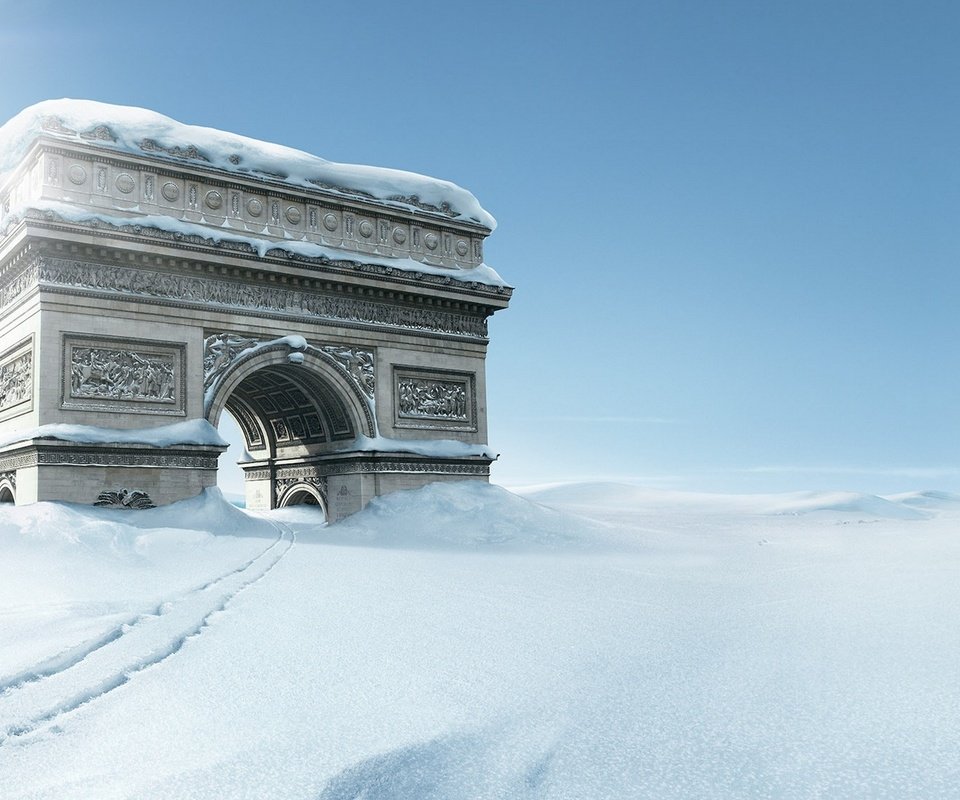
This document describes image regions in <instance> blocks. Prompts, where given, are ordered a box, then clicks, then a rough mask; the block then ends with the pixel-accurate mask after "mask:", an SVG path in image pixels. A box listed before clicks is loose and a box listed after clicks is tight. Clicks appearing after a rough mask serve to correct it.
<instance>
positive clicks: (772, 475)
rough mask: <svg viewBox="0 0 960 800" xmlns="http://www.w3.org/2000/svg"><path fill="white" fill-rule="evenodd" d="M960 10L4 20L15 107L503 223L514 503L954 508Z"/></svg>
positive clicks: (493, 361) (48, 7)
mask: <svg viewBox="0 0 960 800" xmlns="http://www.w3.org/2000/svg"><path fill="white" fill-rule="evenodd" d="M958 42H960V4H956V3H953V2H939V3H938V2H923V1H922V0H920V1H919V2H883V0H872V1H869V2H853V1H850V2H847V1H846V0H796V2H769V0H758V1H757V2H739V1H731V2H709V1H708V0H701V1H700V2H682V1H681V2H657V3H653V2H644V1H643V0H635V2H602V0H600V1H596V2H590V3H587V2H582V3H565V2H554V3H535V4H534V3H530V4H518V3H507V2H487V3H482V4H481V3H477V4H468V3H457V2H416V0H412V1H411V2H405V3H397V2H380V1H379V0H375V1H374V2H366V3H345V2H336V3H331V2H320V1H317V2H286V3H267V2H256V3H245V2H230V3H226V2H222V3H221V2H196V0H194V2H183V0H166V1H165V2H163V3H132V2H129V1H128V0H125V1H124V2H121V1H120V0H97V2H87V3H76V2H72V0H69V1H68V0H63V1H61V2H58V1H56V0H31V2H29V3H24V2H12V0H0V119H7V118H9V117H10V116H12V115H13V114H15V113H16V112H18V111H19V110H21V109H22V108H23V107H25V106H27V105H30V104H32V103H34V102H37V101H39V100H42V99H48V98H56V97H78V98H90V99H96V100H102V101H105V102H112V103H121V104H127V105H138V106H145V107H148V108H152V109H154V110H156V111H159V112H161V113H164V114H167V115H168V116H171V117H174V118H175V119H178V120H180V121H182V122H186V123H191V124H200V125H208V126H211V127H216V128H222V129H225V130H229V131H234V132H237V133H242V134H245V135H248V136H252V137H256V138H260V139H266V140H269V141H276V142H281V143H283V144H287V145H290V146H293V147H297V148H300V149H303V150H307V151H309V152H312V153H315V154H317V155H321V156H323V157H325V158H329V159H332V160H335V161H345V162H357V163H366V164H375V165H380V166H391V167H397V168H401V169H408V170H413V171H416V172H423V173H426V174H428V175H434V176H437V177H441V178H446V179H449V180H452V181H454V182H456V183H459V184H461V185H462V186H465V187H467V188H468V189H470V190H471V191H473V192H474V193H475V194H476V195H477V196H478V197H479V198H480V201H481V202H482V203H483V204H484V206H485V207H486V208H487V209H488V210H490V211H491V212H492V213H493V214H494V215H495V216H496V217H497V218H498V220H499V223H500V225H499V227H498V229H497V230H496V231H495V232H494V234H493V235H492V236H491V237H490V239H489V240H488V244H487V248H486V256H487V261H488V262H489V263H490V264H491V265H492V266H493V267H495V268H496V269H497V270H498V271H499V272H500V273H501V274H502V275H503V276H504V278H505V279H506V280H507V281H508V282H510V283H511V284H513V285H514V286H516V293H515V296H514V301H513V304H512V306H511V308H510V309H509V310H508V311H506V312H503V313H501V314H497V315H496V316H495V317H494V319H493V320H492V321H491V335H492V343H491V346H490V352H489V359H488V381H489V395H488V400H489V403H488V406H489V414H490V441H491V444H493V445H494V446H495V447H496V448H497V449H498V450H499V451H500V452H501V453H502V456H501V459H500V462H499V463H498V464H497V465H496V466H495V472H494V478H495V480H497V481H498V482H501V483H506V484H517V483H532V482H541V481H550V480H559V479H582V478H588V479H615V480H617V479H618V480H632V481H637V482H641V483H646V484H649V485H651V486H663V487H670V488H687V489H721V490H735V491H752V490H780V489H805V488H830V489H852V490H864V491H875V492H892V491H899V490H909V489H920V488H941V489H947V490H953V491H960V468H958V464H960V460H958V455H960V419H958V411H960V321H958V300H960V272H958V268H957V267H958V263H960V227H958V218H960V213H958V212H960V46H958Z"/></svg>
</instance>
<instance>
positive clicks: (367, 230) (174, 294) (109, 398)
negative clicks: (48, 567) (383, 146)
mask: <svg viewBox="0 0 960 800" xmlns="http://www.w3.org/2000/svg"><path fill="white" fill-rule="evenodd" d="M493 227H494V222H493V220H492V218H491V217H490V216H489V215H488V214H487V213H486V212H485V211H484V210H483V209H482V208H481V207H480V205H479V204H478V203H477V202H476V200H475V198H474V197H473V196H472V195H471V194H470V193H469V192H466V191H465V190H463V189H461V188H459V187H457V186H455V185H453V184H449V183H446V182H443V181H437V180H434V179H430V178H426V177H424V176H420V175H414V174H412V173H404V172H400V171H396V170H383V169H375V168H372V167H357V166H350V165H340V164H332V163H330V162H326V161H324V160H322V159H319V158H317V157H314V156H309V155H307V154H305V153H302V152H299V151H294V150H290V149H287V148H283V147H279V146H277V145H269V144H266V143H263V142H257V141H254V140H251V139H247V138H245V137H240V136H235V135H232V134H227V133H223V132H220V131H214V130H211V129H207V128H197V127H192V126H186V125H181V124H179V123H176V122H174V121H173V120H170V119H169V118H166V117H163V116H160V115H158V114H154V113H152V112H148V111H144V110H142V109H130V108H124V107H117V106H107V105H104V104H99V103H91V102H77V101H50V102H46V103H41V104H38V105H37V106H33V107H31V108H30V109H27V110H26V111H24V112H22V113H21V114H20V115H18V116H17V117H15V118H14V119H13V120H11V121H10V122H8V123H7V124H6V125H5V126H3V128H0V500H7V501H10V500H15V501H16V502H17V503H29V502H33V501H36V500H46V499H57V500H67V501H72V502H78V503H94V502H97V501H98V499H99V501H100V502H101V503H103V502H112V503H114V504H120V505H122V504H124V503H128V502H130V500H131V498H136V499H137V503H138V504H149V503H156V504H158V505H159V504H165V503H169V502H172V501H175V500H179V499H182V498H186V497H190V496H193V495H196V494H198V493H199V492H200V491H202V490H203V489H204V488H206V487H208V486H212V485H215V483H216V473H217V463H218V457H219V456H220V454H221V453H222V452H223V451H224V449H225V447H226V445H225V443H224V442H223V441H222V440H221V439H220V438H219V436H218V434H217V431H216V426H217V425H218V423H219V420H220V417H221V415H222V414H223V413H224V411H225V410H227V411H229V412H230V413H231V414H232V415H233V416H234V417H235V418H236V420H237V421H238V423H239V425H240V427H241V429H242V431H243V435H244V438H245V446H246V453H245V454H244V456H243V460H242V468H243V470H244V474H245V478H246V495H247V504H248V506H249V507H251V508H257V509H265V508H273V507H277V506H283V505H288V504H291V503H296V502H313V503H319V504H321V505H323V506H324V508H325V509H326V511H327V514H328V517H329V518H330V519H333V520H335V519H339V518H341V517H343V516H346V515H347V514H350V513H352V512H354V511H356V510H358V509H360V508H361V507H362V506H363V505H364V504H365V503H366V502H367V501H368V500H369V499H370V498H371V497H373V496H376V495H378V494H382V493H385V492H388V491H392V490H395V489H400V488H411V487H416V486H419V485H422V484H424V483H427V482H430V481H436V480H454V479H455V480H462V479H465V478H477V479H486V478H487V476H488V475H489V467H490V463H491V460H492V459H493V458H494V457H495V454H494V453H492V452H490V451H489V449H488V448H487V446H486V439H487V419H486V401H485V397H486V385H485V377H484V360H485V356H486V349H487V342H488V339H487V320H488V318H489V317H490V316H491V315H492V314H493V313H494V312H496V311H498V310H500V309H503V308H505V307H506V306H507V304H508V302H509V299H510V294H511V290H510V288H509V287H508V286H506V285H505V284H504V283H503V281H502V280H500V278H499V276H498V275H497V274H496V273H495V272H494V271H493V270H492V269H490V268H489V267H487V266H486V265H484V263H483V245H484V239H485V238H486V237H487V236H488V235H489V234H490V233H491V231H492V229H493ZM104 498H107V500H104Z"/></svg>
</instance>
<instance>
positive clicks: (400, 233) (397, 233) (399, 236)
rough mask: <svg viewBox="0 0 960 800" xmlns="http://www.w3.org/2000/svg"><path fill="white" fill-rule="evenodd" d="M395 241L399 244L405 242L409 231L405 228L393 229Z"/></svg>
mask: <svg viewBox="0 0 960 800" xmlns="http://www.w3.org/2000/svg"><path fill="white" fill-rule="evenodd" d="M393 241H395V242H396V243H397V244H403V243H404V242H405V241H407V232H406V231H405V230H404V229H403V228H394V229H393Z"/></svg>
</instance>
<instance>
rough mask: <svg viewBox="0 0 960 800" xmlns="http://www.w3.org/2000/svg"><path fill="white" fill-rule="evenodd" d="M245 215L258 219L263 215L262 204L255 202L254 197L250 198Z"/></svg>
mask: <svg viewBox="0 0 960 800" xmlns="http://www.w3.org/2000/svg"><path fill="white" fill-rule="evenodd" d="M247 213H248V214H249V215H250V216H251V217H259V216H260V215H261V214H262V213H263V203H261V202H260V201H259V200H257V198H256V197H251V198H250V199H249V200H247Z"/></svg>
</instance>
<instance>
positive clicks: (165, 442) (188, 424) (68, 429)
mask: <svg viewBox="0 0 960 800" xmlns="http://www.w3.org/2000/svg"><path fill="white" fill-rule="evenodd" d="M30 439H58V440H60V441H62V442H76V443H79V444H139V445H146V446H148V447H176V446H178V445H217V446H222V447H226V446H227V445H228V442H226V441H224V440H223V438H222V437H221V436H220V434H219V433H217V429H216V428H214V427H213V425H211V424H210V423H209V422H207V421H206V420H205V419H190V420H184V421H183V422H174V423H172V424H170V425H158V426H157V427H155V428H129V429H128V428H99V427H96V426H94V425H71V424H68V423H62V422H56V423H51V424H49V425H40V426H39V427H37V428H29V429H27V430H22V431H15V432H13V433H10V434H7V435H6V436H3V437H0V447H6V446H7V445H9V444H15V443H16V442H25V441H29V440H30Z"/></svg>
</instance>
